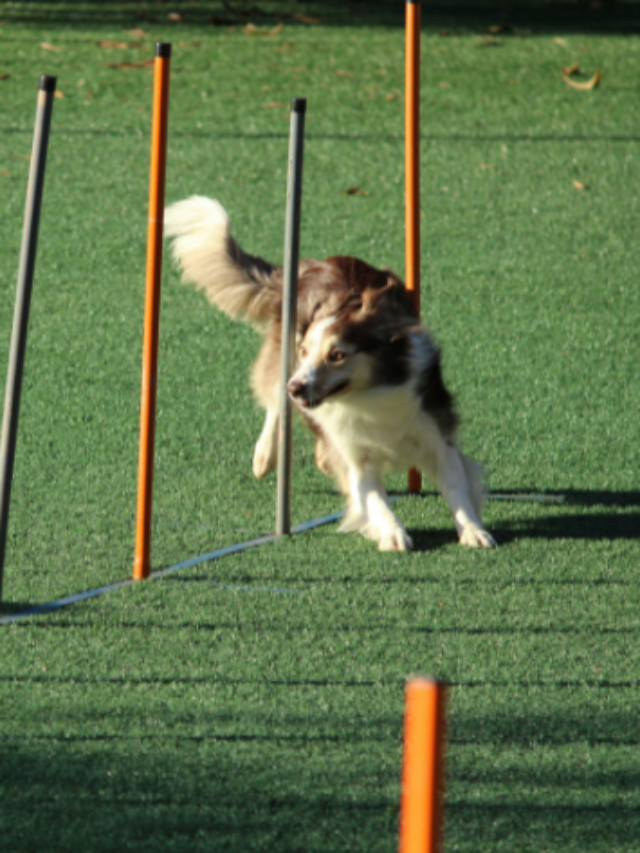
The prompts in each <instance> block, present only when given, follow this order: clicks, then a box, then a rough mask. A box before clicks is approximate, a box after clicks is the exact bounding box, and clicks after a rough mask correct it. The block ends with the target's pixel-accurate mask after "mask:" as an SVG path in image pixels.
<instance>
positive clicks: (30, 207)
mask: <svg viewBox="0 0 640 853" xmlns="http://www.w3.org/2000/svg"><path fill="white" fill-rule="evenodd" d="M55 91H56V78H55V77H47V76H46V75H43V76H42V77H41V78H40V88H39V91H38V105H37V108H36V121H35V129H34V132H33V147H32V149H31V167H30V170H29V183H28V186H27V201H26V205H25V212H24V225H23V229H22V249H21V252H20V267H19V270H18V286H17V289H16V305H15V311H14V315H13V331H12V333H11V346H10V350H9V370H8V372H7V385H6V388H5V402H4V417H3V420H2V443H1V444H0V601H2V579H3V575H4V556H5V550H6V544H7V527H8V524H9V501H10V498H11V480H12V478H13V462H14V458H15V451H16V437H17V434H18V413H19V409H20V393H21V390H22V374H23V368H24V357H25V351H26V345H27V327H28V325H29V307H30V305H31V290H32V286H33V274H34V269H35V263H36V249H37V244H38V226H39V224H40V207H41V203H42V190H43V187H44V171H45V165H46V160H47V146H48V143H49V128H50V127H51V112H52V110H53V99H54V96H55Z"/></svg>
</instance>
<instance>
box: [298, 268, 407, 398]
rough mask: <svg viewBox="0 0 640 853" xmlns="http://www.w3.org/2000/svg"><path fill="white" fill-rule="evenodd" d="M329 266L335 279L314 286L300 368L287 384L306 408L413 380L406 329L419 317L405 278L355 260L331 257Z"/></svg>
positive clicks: (301, 336) (301, 331)
mask: <svg viewBox="0 0 640 853" xmlns="http://www.w3.org/2000/svg"><path fill="white" fill-rule="evenodd" d="M326 266H328V267H329V268H330V269H329V272H328V273H327V270H326V269H325V270H324V274H325V275H331V276H332V277H333V281H332V282H331V283H329V284H328V282H327V281H324V282H323V285H322V287H313V286H311V287H309V288H308V292H307V293H306V297H307V306H308V307H307V310H306V315H305V313H304V311H303V316H302V318H301V322H300V325H299V327H298V334H297V365H298V366H297V369H296V371H295V373H294V375H293V376H292V377H291V380H290V381H289V384H288V386H287V390H288V392H289V394H290V395H291V397H292V398H293V399H294V401H295V402H296V403H297V404H298V405H299V406H300V407H301V408H303V409H305V410H309V409H314V408H317V407H318V406H319V405H321V404H322V403H324V402H325V401H332V400H334V399H336V398H338V397H342V396H344V395H346V394H349V393H353V392H356V391H365V390H368V389H369V388H373V387H378V386H381V385H397V384H401V383H403V382H405V381H406V379H407V378H408V371H409V367H408V357H409V338H408V336H407V334H406V333H407V330H408V329H409V328H410V327H411V326H413V325H415V323H416V318H415V315H414V313H413V310H412V308H411V304H410V302H409V300H408V297H407V294H406V291H405V288H404V285H403V284H402V282H401V281H400V280H399V279H398V278H396V277H395V276H394V275H393V274H391V273H387V272H382V271H379V270H375V269H374V268H373V267H369V266H368V265H367V264H364V263H363V262H361V261H354V260H353V259H343V258H337V259H330V260H329V261H328V262H326V264H325V265H323V267H326ZM358 273H360V275H358Z"/></svg>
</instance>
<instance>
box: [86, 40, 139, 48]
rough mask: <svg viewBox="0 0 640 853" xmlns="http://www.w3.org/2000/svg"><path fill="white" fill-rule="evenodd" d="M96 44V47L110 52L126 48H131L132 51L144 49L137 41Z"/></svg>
mask: <svg viewBox="0 0 640 853" xmlns="http://www.w3.org/2000/svg"><path fill="white" fill-rule="evenodd" d="M96 44H97V45H98V47H102V48H106V49H112V50H126V49H127V48H131V49H132V50H134V49H138V48H141V47H146V45H145V44H143V42H139V41H97V42H96Z"/></svg>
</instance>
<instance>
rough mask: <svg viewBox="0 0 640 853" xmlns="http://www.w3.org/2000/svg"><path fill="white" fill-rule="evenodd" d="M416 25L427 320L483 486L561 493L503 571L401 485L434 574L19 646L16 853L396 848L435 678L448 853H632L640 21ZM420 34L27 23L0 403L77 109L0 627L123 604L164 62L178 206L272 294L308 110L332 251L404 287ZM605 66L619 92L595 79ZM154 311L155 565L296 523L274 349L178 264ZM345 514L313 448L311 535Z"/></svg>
mask: <svg viewBox="0 0 640 853" xmlns="http://www.w3.org/2000/svg"><path fill="white" fill-rule="evenodd" d="M424 5H425V9H424V11H423V44H422V56H423V74H422V195H423V214H422V228H423V253H422V278H423V293H422V311H423V316H424V319H425V322H426V323H427V324H428V325H429V326H430V327H431V328H432V330H433V332H434V335H435V337H436V339H437V340H438V342H439V343H440V344H441V346H442V348H443V352H444V369H445V375H446V378H447V380H448V383H449V385H450V386H451V387H452V389H453V390H454V391H455V393H456V395H457V398H458V404H459V409H460V413H461V415H462V420H463V430H462V435H463V442H464V445H465V448H466V449H467V451H468V452H469V453H470V454H471V455H472V456H474V457H476V458H478V459H479V460H481V461H482V462H483V463H485V464H486V466H487V468H488V470H489V472H490V475H491V479H490V484H491V489H492V491H494V492H499V493H502V494H504V493H508V494H519V495H524V494H528V493H536V494H542V493H544V494H546V495H552V496H557V497H558V496H562V497H563V498H564V500H563V502H554V503H542V502H528V501H510V502H506V501H490V502H488V503H487V506H486V513H485V516H486V522H487V526H488V528H489V529H490V530H491V531H492V533H493V534H494V535H495V537H496V539H497V540H498V542H499V543H500V546H501V547H500V548H499V549H498V550H496V551H491V552H483V553H477V552H472V551H468V550H463V549H462V548H460V547H459V546H458V545H457V544H456V541H455V530H454V526H453V523H452V520H451V518H450V516H449V513H448V511H447V509H446V507H445V506H444V503H443V501H442V500H441V499H440V498H439V497H437V496H436V495H435V494H434V493H432V492H431V491H429V490H428V489H427V491H426V492H425V493H424V495H422V496H420V497H415V496H408V495H407V494H406V492H405V478H404V477H402V476H398V477H395V478H391V479H390V481H389V485H390V488H391V489H392V490H394V491H395V492H396V493H397V494H398V503H397V508H398V513H399V515H400V516H401V518H402V519H403V520H404V521H405V522H406V523H407V526H408V528H409V529H410V532H411V534H412V536H413V537H414V540H415V542H416V545H417V549H416V551H415V552H414V553H412V554H407V555H390V554H379V553H378V552H377V551H376V550H375V548H374V546H373V545H372V544H371V543H368V542H365V541H363V540H361V539H358V538H354V537H342V536H338V535H337V534H336V532H335V528H334V527H332V526H328V527H324V528H321V529H318V530H315V531H313V532H310V533H307V534H301V535H299V536H297V537H294V538H293V539H291V540H287V541H278V542H276V543H272V544H269V545H265V546H264V547H262V548H260V549H256V550H253V551H248V552H246V553H244V554H239V555H236V556H231V557H227V558H225V559H224V560H220V561H218V562H214V563H210V564H206V565H203V566H199V567H197V568H194V569H190V570H185V571H183V572H179V573H176V574H174V575H171V576H169V577H166V578H164V579H162V580H153V581H150V582H146V583H143V584H136V585H133V586H130V587H127V588H124V589H120V590H118V591H114V592H112V593H109V594H108V595H105V596H102V597H100V598H97V599H95V600H93V601H91V602H87V603H84V604H78V605H75V606H73V607H70V608H68V609H65V610H61V611H58V612H57V613H55V614H53V615H49V616H40V617H36V618H33V619H30V620H25V621H22V622H17V623H14V624H12V625H6V626H1V627H0V632H1V633H0V649H1V652H0V691H1V694H0V695H1V697H2V698H1V700H0V719H1V727H0V749H1V758H0V834H1V837H2V839H3V841H2V846H3V849H4V850H6V851H7V853H14V851H16V853H18V851H19V853H23V851H31V850H35V849H40V850H46V851H65V853H68V852H69V851H70V852H71V853H73V851H80V850H82V851H87V850H88V851H91V853H93V852H94V851H112V850H114V851H115V850H135V851H154V853H156V851H181V853H184V851H205V850H206V851H213V850H215V851H260V850H269V851H277V853H293V851H305V853H320V851H336V853H338V851H340V852H341V853H342V851H346V850H349V851H362V853H365V851H367V853H374V851H376V853H377V851H380V853H382V851H385V853H390V851H392V850H394V849H396V847H397V830H398V803H399V788H400V761H401V736H402V710H403V685H404V681H405V679H406V677H407V676H409V675H411V674H413V673H424V674H429V675H433V676H436V677H440V678H443V679H445V680H446V681H447V682H448V683H449V685H450V688H449V740H448V754H447V794H446V815H445V819H446V831H445V850H446V851H465V853H485V851H487V853H488V851H504V853H514V851H519V853H520V851H532V853H533V851H536V853H541V851H546V853H569V851H571V853H592V851H603V853H604V851H606V852H607V853H618V851H624V853H632V851H637V850H638V849H640V759H639V750H638V747H639V745H640V739H639V736H638V696H639V686H640V668H639V665H640V651H639V648H640V647H639V644H638V637H639V634H640V621H639V615H638V614H639V613H640V592H639V589H640V586H639V584H638V565H639V564H640V546H639V536H640V487H639V485H638V463H637V460H638V447H639V446H640V429H639V420H638V408H639V405H640V385H639V383H638V367H637V365H638V360H639V356H640V333H639V332H638V317H639V316H640V295H639V294H640V291H639V289H638V268H639V266H640V243H639V241H638V237H637V235H638V222H639V215H640V203H639V197H640V125H639V123H638V122H639V120H638V115H639V113H638V108H637V104H638V67H639V62H640V41H639V40H638V36H637V34H638V32H639V31H640V5H638V4H635V3H624V2H621V3H618V4H616V5H613V6H611V7H609V6H608V5H606V4H605V7H604V8H592V7H591V6H588V5H579V6H577V5H575V4H572V3H567V4H562V3H559V4H556V5H555V6H551V5H547V4H542V3H536V2H531V3H525V2H522V3H512V4H510V5H509V4H507V5H506V6H505V4H501V5H497V4H496V5H495V6H492V5H491V4H490V3H488V2H487V3H482V2H476V3H472V2H469V3H467V4H462V3H461V4H456V3H453V4H451V5H450V6H449V7H448V6H447V5H446V4H440V6H438V7H435V6H434V7H431V6H429V5H428V4H426V3H425V4H424ZM594 5H595V4H594ZM403 12H404V9H403V4H402V3H401V2H399V3H384V2H381V3H378V4H369V5H364V4H363V5H361V4H357V3H331V2H327V3H304V2H280V3H277V2H266V0H264V2H263V0H260V2H257V3H244V2H238V3H236V4H226V5H225V4H222V3H216V2H202V3H197V2H185V1H184V0H176V2H173V3H168V2H165V3H151V2H149V3H144V2H130V3H124V2H120V3H117V2H112V3H108V2H105V3H93V4H92V3H88V2H85V3H82V2H79V3H71V2H70V0H69V2H58V3H56V2H44V0H43V2H33V3H8V2H5V3H2V2H0V45H1V50H0V210H1V212H2V215H1V216H0V383H4V371H5V368H4V366H3V362H2V359H4V358H5V356H4V353H5V352H7V353H8V346H9V338H10V331H11V321H12V315H13V305H14V293H15V281H16V273H17V267H18V255H19V249H20V237H21V228H22V213H23V205H24V197H25V191H26V180H27V173H28V166H29V163H28V160H29V153H30V147H31V135H32V130H33V117H34V112H35V101H36V88H37V81H38V77H39V75H40V74H43V73H46V74H53V75H57V76H58V89H59V92H60V94H61V97H59V98H57V99H56V101H55V107H54V115H53V125H52V136H51V141H50V149H49V161H48V171H47V177H46V185H45V194H44V202H43V213H42V223H41V231H40V244H39V252H38V262H37V268H36V279H35V286H34V297H33V305H32V315H31V324H30V335H29V347H28V355H27V363H26V372H25V385H24V392H23V406H22V411H21V420H20V431H19V440H18V454H17V459H16V469H15V477H14V487H13V502H12V508H11V519H10V531H9V543H8V548H7V560H6V570H5V591H4V599H5V600H4V603H3V604H2V614H3V615H6V614H10V613H15V612H19V611H21V610H24V609H25V608H27V607H30V606H32V605H34V604H39V603H43V602H47V601H50V600H52V599H54V598H57V597H60V596H64V595H69V594H72V593H75V592H80V591H82V590H86V589H90V588H92V587H96V586H101V585H104V584H108V583H112V582H115V581H119V580H122V579H126V578H128V577H130V575H131V570H132V561H133V538H134V514H135V492H136V473H137V440H138V415H139V398H140V363H141V341H142V313H143V290H144V272H145V270H144V267H145V251H146V246H145V242H146V219H147V198H148V161H149V144H150V143H149V130H150V108H151V82H152V75H151V71H150V70H149V68H147V67H144V66H141V65H139V64H138V65H136V64H135V63H141V62H143V61H144V60H146V59H148V58H150V57H152V55H153V45H154V42H156V41H160V40H163V41H171V42H172V44H173V60H172V69H173V70H172V79H171V107H170V132H169V136H170V138H169V153H168V175H167V200H168V201H175V200H178V199H181V198H184V197H186V196H187V195H190V194H192V193H199V194H203V195H210V196H213V197H217V198H219V199H220V200H221V201H222V203H223V204H224V205H225V207H226V208H227V209H228V210H229V212H230V215H231V218H232V224H233V228H234V233H235V235H236V236H237V237H238V239H239V240H240V242H241V243H242V244H243V245H244V246H245V247H246V248H247V249H248V250H250V251H252V252H256V253H259V254H262V255H264V256H266V257H268V258H270V259H272V260H274V261H278V260H279V259H280V258H281V257H282V247H283V234H284V195H285V181H286V159H287V146H288V104H289V100H290V98H291V97H292V96H301V97H307V99H308V105H309V106H308V115H307V137H306V149H305V173H304V197H303V229H302V253H303V254H304V255H305V256H312V257H324V256H326V255H329V254H339V253H345V254H353V255H359V256H361V257H363V258H365V259H367V260H369V261H370V262H371V263H374V264H377V265H384V266H390V267H392V268H394V269H396V270H397V271H398V272H399V273H400V274H402V273H403V271H404V243H403V240H404V234H403V222H404V219H403V216H404V214H403V208H404V188H403V175H404V172H403V86H404V65H403V63H404V33H403ZM295 15H297V16H298V17H294V16H295ZM170 16H173V17H170ZM249 25H250V26H249ZM281 25H282V26H281ZM122 45H124V46H122ZM574 62H575V63H578V65H579V67H580V74H579V75H578V76H577V77H576V78H574V79H576V80H578V81H586V80H588V79H589V78H591V76H592V75H593V74H594V73H595V72H596V71H597V70H601V71H602V83H601V85H600V86H599V87H598V88H596V89H594V90H592V91H580V90H577V89H574V88H572V87H570V86H569V85H567V84H566V83H565V82H564V81H563V79H562V69H563V67H570V66H571V65H572V64H573V63H574ZM354 188H358V190H359V191H360V192H358V193H353V192H352V193H348V192H347V191H348V190H353V189H354ZM162 299H163V304H162V321H161V352H160V376H159V400H158V436H157V457H156V459H157V461H156V465H157V467H156V485H155V504H154V506H155V509H154V531H153V566H154V568H155V569H160V568H162V567H165V566H170V565H172V564H174V563H176V562H178V561H180V560H184V559H186V558H188V557H191V556H194V555H197V554H201V553H204V552H207V551H211V550H213V549H215V548H217V547H220V546H222V545H226V544H230V543H235V542H241V541H244V540H247V539H251V538H253V537H255V536H258V535H260V534H261V533H264V532H265V531H270V530H272V528H273V526H274V517H275V484H274V481H273V479H271V478H269V479H267V480H266V481H260V482H256V481H254V480H253V478H252V475H251V456H252V451H253V444H254V442H255V440H256V438H257V435H258V433H259V430H260V427H261V414H260V412H259V411H258V410H257V408H256V406H255V405H254V403H253V402H252V400H251V399H250V395H249V394H248V382H247V375H248V371H249V368H250V364H251V361H252V359H253V357H254V355H255V353H256V351H257V347H258V339H257V337H256V336H255V333H254V332H253V331H252V330H251V329H250V328H248V327H245V326H242V325H238V324H234V323H232V322H231V321H229V320H228V319H226V318H225V317H222V316H220V315H219V314H217V313H215V312H214V311H213V310H212V309H211V308H210V307H209V306H208V305H207V304H206V303H205V302H204V300H203V298H202V297H201V296H200V295H198V294H196V293H194V292H192V291H191V290H190V289H188V288H185V287H182V286H181V285H180V284H179V282H178V277H177V275H176V273H175V271H174V270H172V269H171V265H170V263H169V257H168V255H167V257H166V264H165V271H164V277H163V295H162ZM0 390H1V388H0ZM341 506H342V504H341V498H340V497H339V495H338V494H337V492H336V490H335V488H334V487H333V485H332V483H330V482H329V481H328V480H327V479H326V478H324V477H323V476H322V475H321V474H319V473H318V472H317V470H316V469H315V466H314V461H313V446H312V443H311V442H310V440H309V439H308V438H307V436H306V435H305V433H304V432H303V431H302V430H301V429H300V430H297V432H296V437H295V471H294V502H293V516H294V517H293V520H294V523H298V522H301V521H305V520H307V519H311V518H315V517H318V516H321V515H323V514H325V513H330V512H334V511H336V510H339V509H340V508H341Z"/></svg>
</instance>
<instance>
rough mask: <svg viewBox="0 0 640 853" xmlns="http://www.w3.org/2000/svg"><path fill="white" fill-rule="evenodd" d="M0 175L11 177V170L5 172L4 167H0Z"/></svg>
mask: <svg viewBox="0 0 640 853" xmlns="http://www.w3.org/2000/svg"><path fill="white" fill-rule="evenodd" d="M0 175H4V176H5V178H10V177H11V172H7V170H6V169H0Z"/></svg>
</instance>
